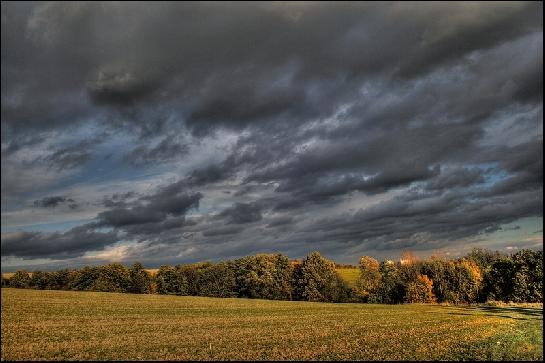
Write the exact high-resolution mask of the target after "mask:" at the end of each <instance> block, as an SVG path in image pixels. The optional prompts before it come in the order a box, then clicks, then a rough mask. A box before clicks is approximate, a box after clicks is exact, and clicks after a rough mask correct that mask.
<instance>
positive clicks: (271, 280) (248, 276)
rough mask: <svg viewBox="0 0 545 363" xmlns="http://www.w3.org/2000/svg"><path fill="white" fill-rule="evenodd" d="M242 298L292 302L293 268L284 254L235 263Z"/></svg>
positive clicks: (248, 257)
mask: <svg viewBox="0 0 545 363" xmlns="http://www.w3.org/2000/svg"><path fill="white" fill-rule="evenodd" d="M234 268H235V273H236V281H237V291H238V295H239V296H240V297H248V298H259V299H271V300H290V299H291V270H292V268H291V266H290V264H289V260H288V258H287V257H286V256H284V255H282V254H276V255H273V254H259V255H256V256H247V257H243V258H240V259H238V260H236V261H234Z"/></svg>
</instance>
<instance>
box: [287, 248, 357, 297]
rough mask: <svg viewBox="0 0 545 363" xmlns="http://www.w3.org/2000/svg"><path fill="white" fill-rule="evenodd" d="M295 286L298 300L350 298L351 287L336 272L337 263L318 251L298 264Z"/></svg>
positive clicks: (295, 272) (295, 273)
mask: <svg viewBox="0 0 545 363" xmlns="http://www.w3.org/2000/svg"><path fill="white" fill-rule="evenodd" d="M294 287H295V288H294V295H295V297H296V299H298V300H306V301H328V302H341V301H346V300H348V299H349V298H350V289H349V287H348V286H347V285H346V282H345V281H344V280H343V279H342V278H341V277H340V276H339V275H338V274H337V273H336V272H335V264H334V263H333V262H331V261H329V260H327V259H325V258H323V257H322V256H321V255H320V254H319V253H318V252H313V253H311V254H310V255H309V256H307V257H306V258H305V259H304V260H303V263H302V264H301V265H299V266H297V268H296V269H295V271H294Z"/></svg>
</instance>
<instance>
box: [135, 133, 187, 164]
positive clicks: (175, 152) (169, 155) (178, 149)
mask: <svg viewBox="0 0 545 363" xmlns="http://www.w3.org/2000/svg"><path fill="white" fill-rule="evenodd" d="M188 151H189V146H188V145H185V144H181V143H179V142H178V141H176V140H175V138H174V137H172V136H167V137H165V138H164V139H163V140H161V142H159V143H158V144H157V145H156V146H154V147H151V148H150V147H147V146H138V147H136V148H134V149H133V150H132V151H131V152H130V153H129V154H127V155H126V156H125V159H126V160H127V161H128V162H129V163H131V164H133V165H135V166H139V165H145V164H151V163H160V162H167V161H172V160H179V159H180V158H181V157H182V156H183V155H186V154H187V153H188Z"/></svg>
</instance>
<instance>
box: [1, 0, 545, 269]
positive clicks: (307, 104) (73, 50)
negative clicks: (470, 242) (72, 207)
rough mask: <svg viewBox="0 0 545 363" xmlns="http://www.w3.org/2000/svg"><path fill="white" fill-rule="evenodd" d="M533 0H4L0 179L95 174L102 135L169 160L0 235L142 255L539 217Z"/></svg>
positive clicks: (299, 250) (475, 234)
mask: <svg viewBox="0 0 545 363" xmlns="http://www.w3.org/2000/svg"><path fill="white" fill-rule="evenodd" d="M542 14H543V6H542V3H539V2H502V3H486V2H471V3H463V2H460V3H442V4H437V3H431V4H428V3H426V4H418V3H417V4H414V3H408V4H407V3H401V2H400V3H380V2H376V3H375V2H366V3H339V2H336V3H332V2H331V3H244V4H243V3H227V4H223V3H222V4H219V3H202V2H201V3H174V2H156V3H153V4H152V3H132V2H131V3H111V2H110V3H101V2H77V3H76V2H74V3H60V2H59V3H57V2H47V3H5V2H4V3H2V118H1V119H2V199H3V200H4V198H6V199H7V200H9V201H10V206H11V205H16V204H17V203H19V204H21V203H23V202H24V203H26V204H28V201H29V200H30V201H32V200H34V199H36V198H37V197H36V196H34V195H32V197H29V195H30V193H31V192H32V193H37V192H38V191H39V192H40V193H43V194H38V195H58V196H62V195H64V194H66V195H76V196H77V195H78V194H75V193H72V192H71V191H70V192H68V191H66V192H63V191H62V190H58V189H54V190H53V187H51V185H55V184H54V182H55V181H56V180H55V177H56V175H57V174H59V175H61V174H62V176H59V177H58V178H59V180H65V179H62V178H66V177H65V175H68V174H69V173H77V172H78V171H79V170H80V169H82V170H83V171H85V174H84V175H85V177H86V178H87V177H88V176H91V180H92V183H97V180H98V179H101V178H102V172H103V170H101V171H99V170H94V168H95V165H94V162H91V161H94V160H97V158H96V157H97V156H98V155H103V154H104V153H108V154H109V155H112V158H111V159H112V160H111V161H110V162H112V163H113V162H114V161H115V160H117V159H119V160H120V162H125V163H128V164H130V165H131V168H129V169H130V170H132V171H138V175H137V176H141V175H144V174H147V175H152V174H153V175H158V178H159V179H161V178H163V177H165V178H170V177H172V176H173V175H174V178H181V179H178V181H177V182H174V183H171V184H168V183H169V182H166V186H164V187H162V188H160V189H158V190H156V191H154V192H151V193H149V192H138V193H136V192H134V193H133V194H131V193H129V192H126V190H125V191H122V192H120V193H118V194H112V193H113V191H110V192H108V194H107V195H99V196H97V197H96V198H95V200H100V201H101V202H100V207H101V208H103V209H100V210H99V211H98V212H96V211H95V212H96V213H97V214H96V218H95V219H94V221H93V222H90V223H88V224H87V225H86V227H82V228H83V229H82V230H81V231H79V230H70V231H69V232H65V233H53V234H46V233H40V232H22V234H20V235H17V237H15V235H10V236H9V237H6V238H8V239H7V240H6V241H8V242H6V243H7V246H8V249H7V251H9V255H10V256H30V255H32V253H33V252H31V250H32V248H34V247H36V248H37V250H38V251H40V252H36V253H37V255H40V256H46V255H47V256H55V255H61V254H62V253H63V252H62V251H61V250H60V249H59V248H60V247H59V248H57V247H55V246H57V245H55V244H54V243H53V241H54V238H59V239H60V241H64V242H61V243H60V245H63V243H64V245H66V250H67V251H73V252H66V253H65V254H64V255H63V256H65V257H66V256H75V255H78V254H81V253H82V251H83V250H85V249H87V250H98V249H101V248H103V247H104V246H106V245H107V244H109V243H110V242H111V241H114V240H115V239H114V238H113V237H112V236H110V235H109V233H119V234H120V235H122V236H123V237H122V238H123V239H124V240H126V241H133V242H137V243H136V246H135V247H134V250H133V252H131V253H133V255H131V256H140V257H143V256H145V258H148V259H149V260H150V261H156V262H157V261H159V262H160V261H166V260H168V261H171V260H174V259H175V257H173V256H183V257H180V258H184V259H193V258H203V259H205V258H208V257H209V256H212V257H221V256H223V257H230V256H236V255H241V254H247V253H251V252H253V251H267V250H271V251H272V250H278V251H283V252H285V253H288V254H290V255H291V256H294V257H295V256H299V255H301V254H306V253H308V252H309V251H310V250H313V249H320V250H321V251H323V252H327V253H331V254H333V255H335V254H341V255H349V254H350V253H353V254H355V253H359V252H361V251H366V250H369V251H371V250H373V251H397V250H400V249H403V248H414V249H418V250H421V251H425V250H426V251H427V250H433V249H436V248H441V247H444V246H452V245H455V244H456V243H462V242H459V241H462V240H465V239H472V238H473V239H475V238H480V237H482V236H486V235H487V234H489V233H492V232H494V231H496V232H499V231H501V229H500V228H501V225H502V224H504V223H511V222H515V221H516V220H517V219H520V218H523V217H542V205H543V156H542V154H543V128H542V122H543V105H542V98H543V81H542V79H543V55H542V54H543V15H542ZM110 141H111V144H108V142H110ZM103 142H104V144H103ZM101 147H104V150H99V148H101ZM216 148H217V150H216ZM194 150H198V151H194ZM213 150H214V151H213ZM218 150H219V151H218ZM218 154H219V156H218ZM108 165H109V164H108ZM115 165H116V166H117V164H115ZM100 168H104V166H101V167H99V168H98V169H100ZM112 168H115V167H112ZM160 168H163V169H160ZM91 169H93V170H91ZM167 169H168V172H169V174H168V176H165V175H166V174H157V173H159V172H160V171H164V170H167ZM158 170H160V171H159V172H158ZM116 171H117V170H111V171H110V170H108V172H112V174H115V172H116ZM46 172H47V173H46ZM154 173H155V174H154ZM76 175H77V174H76ZM135 175H136V172H135ZM132 178H133V175H132V174H131V175H127V176H126V178H125V179H124V180H120V181H125V182H127V181H131V182H132V181H133V179H132ZM74 180H76V182H81V180H78V179H77V177H76V178H75V179H74ZM169 180H170V179H169ZM76 182H74V183H76ZM138 182H140V180H139V181H138ZM161 182H162V181H161ZM135 183H137V181H135ZM55 186H56V187H58V185H55ZM48 187H49V188H50V189H51V190H43V189H47V188H48ZM40 188H41V189H40ZM97 189H99V190H101V191H103V190H105V189H104V188H97ZM128 189H129V190H135V191H136V190H139V191H141V190H142V189H138V188H136V187H134V188H133V186H132V185H131V186H128ZM227 192H229V194H227ZM399 193H401V194H399ZM74 198H76V199H78V200H80V198H79V196H78V197H74ZM81 199H82V200H83V198H81ZM42 201H43V199H42ZM37 202H39V201H37ZM40 203H41V202H39V203H38V204H40ZM51 203H53V204H54V203H55V201H52V202H51ZM58 203H63V202H61V201H58ZM369 203H372V204H369ZM46 204H47V203H46ZM201 204H202V205H206V208H202V209H203V211H199V212H202V214H198V215H192V214H191V213H190V211H191V210H193V209H197V208H198V207H199V205H201ZM4 205H5V204H4V203H3V208H4ZM218 205H221V206H225V205H230V207H227V208H225V209H223V210H218V209H219V208H218ZM50 211H51V212H52V213H53V212H54V208H51V209H50ZM324 216H327V218H325V217H324ZM99 228H107V229H113V230H114V231H113V232H108V233H106V234H104V233H103V232H100V231H101V230H100V229H99ZM85 235H88V236H90V239H89V240H90V241H91V242H90V243H89V244H86V242H85V241H83V240H82V242H81V243H82V247H81V248H82V249H81V250H77V248H76V246H75V244H76V243H77V242H76V240H77V238H76V237H78V238H79V237H82V238H83V237H84V236H85ZM110 237H112V238H111V239H109V238H110ZM17 238H18V239H17ZM16 240H17V241H19V242H13V241H16ZM93 241H94V242H93ZM101 241H109V242H108V243H106V242H104V244H101V243H102V242H101ZM42 242H43V243H42ZM50 242H51V243H50ZM2 243H3V245H2V254H3V255H4V242H2ZM112 243H113V242H112ZM72 244H74V245H72ZM46 245H47V246H50V247H44V246H46ZM210 246H214V248H213V249H210ZM48 248H49V250H48ZM211 250H212V251H211ZM341 250H342V251H343V252H339V251H341ZM48 251H49V252H48ZM355 251H357V252H355Z"/></svg>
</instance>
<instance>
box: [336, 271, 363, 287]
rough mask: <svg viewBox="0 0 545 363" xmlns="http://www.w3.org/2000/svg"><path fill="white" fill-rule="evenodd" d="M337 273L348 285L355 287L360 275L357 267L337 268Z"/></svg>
mask: <svg viewBox="0 0 545 363" xmlns="http://www.w3.org/2000/svg"><path fill="white" fill-rule="evenodd" d="M335 271H337V273H338V274H339V275H340V276H341V277H342V278H343V280H344V281H346V282H347V283H348V285H349V286H350V287H355V286H356V282H357V281H358V278H359V277H360V269H359V268H337V269H335Z"/></svg>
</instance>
